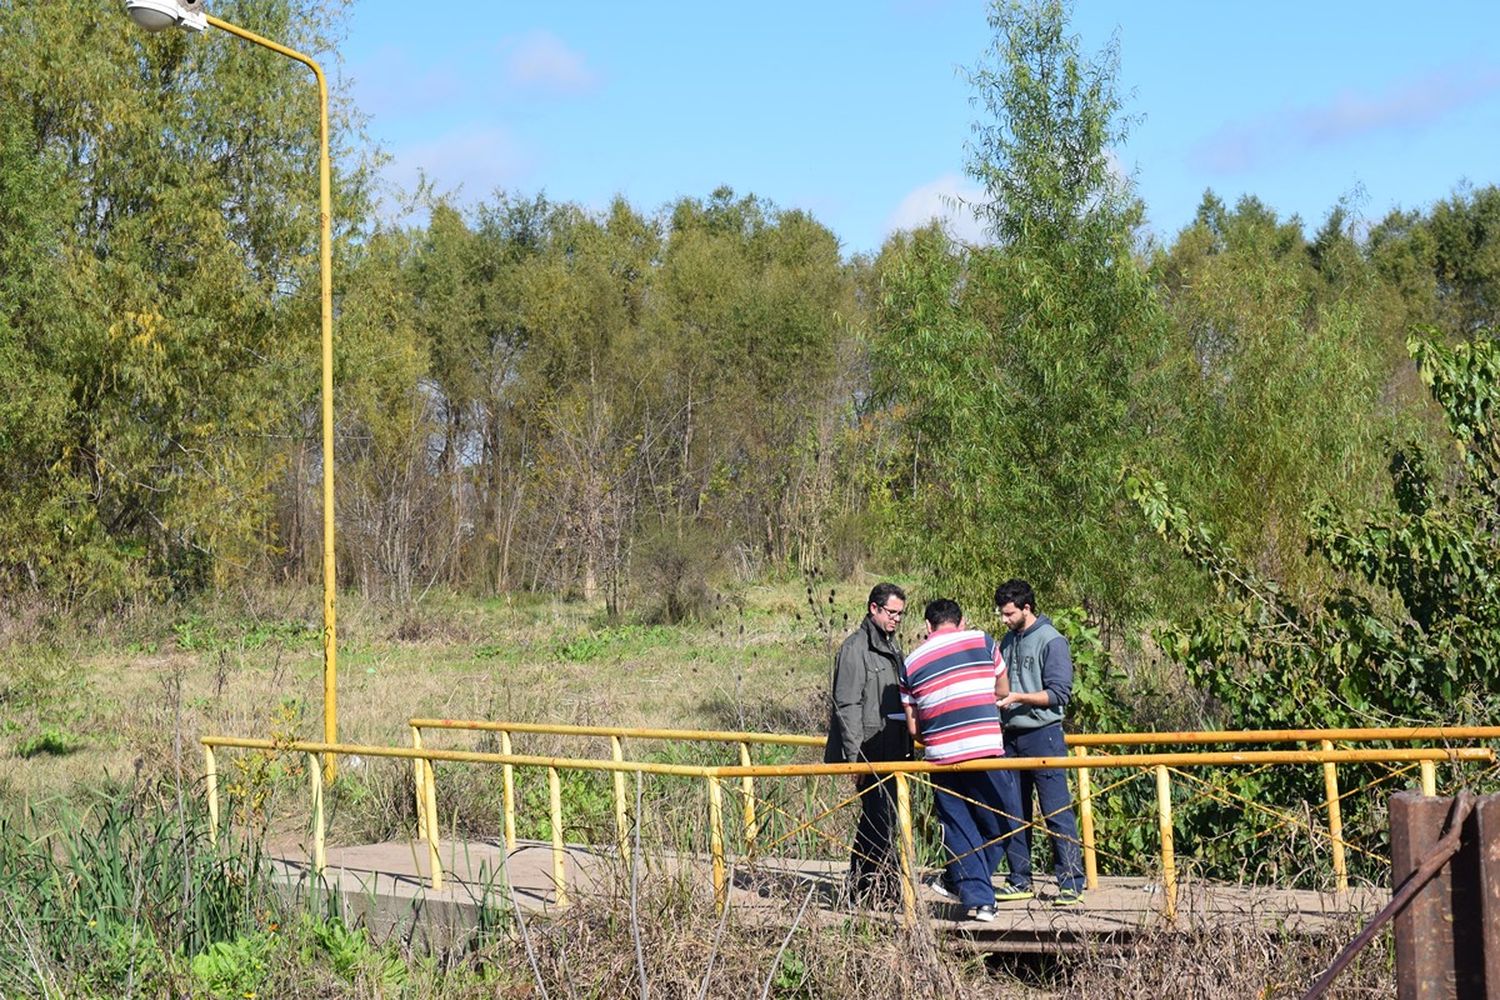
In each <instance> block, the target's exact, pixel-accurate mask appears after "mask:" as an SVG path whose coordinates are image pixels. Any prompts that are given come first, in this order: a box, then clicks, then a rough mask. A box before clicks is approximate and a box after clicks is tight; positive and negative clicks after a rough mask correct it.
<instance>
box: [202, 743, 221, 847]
mask: <svg viewBox="0 0 1500 1000" xmlns="http://www.w3.org/2000/svg"><path fill="white" fill-rule="evenodd" d="M203 779H204V783H205V784H206V785H207V791H208V835H209V837H210V838H211V839H212V840H213V842H214V846H215V847H218V846H219V762H218V760H217V759H216V758H215V757H214V748H213V747H210V746H205V747H204V748H203Z"/></svg>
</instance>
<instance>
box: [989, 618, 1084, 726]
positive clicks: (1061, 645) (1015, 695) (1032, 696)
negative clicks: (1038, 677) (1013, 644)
mask: <svg viewBox="0 0 1500 1000" xmlns="http://www.w3.org/2000/svg"><path fill="white" fill-rule="evenodd" d="M1072 697H1073V654H1072V651H1071V650H1069V649H1068V640H1066V639H1064V638H1063V637H1062V636H1058V637H1057V638H1056V639H1053V640H1052V641H1051V642H1049V643H1047V645H1046V647H1045V648H1044V649H1043V650H1042V689H1041V690H1040V691H1012V692H1011V693H1010V694H1009V695H1007V696H1005V697H1003V698H1001V699H1000V707H1001V708H1008V707H1009V706H1011V705H1030V706H1032V707H1033V708H1059V709H1062V708H1067V707H1068V701H1069V700H1070V699H1071V698H1072Z"/></svg>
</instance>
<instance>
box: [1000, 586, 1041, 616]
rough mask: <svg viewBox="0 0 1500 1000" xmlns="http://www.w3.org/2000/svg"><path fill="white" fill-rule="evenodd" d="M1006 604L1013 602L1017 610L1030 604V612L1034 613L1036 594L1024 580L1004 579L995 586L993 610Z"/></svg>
mask: <svg viewBox="0 0 1500 1000" xmlns="http://www.w3.org/2000/svg"><path fill="white" fill-rule="evenodd" d="M1007 604H1014V605H1015V606H1016V608H1017V610H1020V609H1022V608H1025V607H1027V606H1030V608H1031V613H1032V614H1036V594H1034V593H1032V592H1031V584H1029V583H1027V582H1026V581H1025V580H1006V581H1005V582H1004V583H1002V584H1001V585H1000V586H998V587H996V588H995V610H996V611H998V610H1000V609H1001V608H1003V607H1005V606H1006V605H1007Z"/></svg>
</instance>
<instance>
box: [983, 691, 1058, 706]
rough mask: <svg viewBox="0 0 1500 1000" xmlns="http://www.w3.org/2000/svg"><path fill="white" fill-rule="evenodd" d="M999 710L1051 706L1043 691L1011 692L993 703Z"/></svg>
mask: <svg viewBox="0 0 1500 1000" xmlns="http://www.w3.org/2000/svg"><path fill="white" fill-rule="evenodd" d="M995 704H996V705H998V706H1000V707H1001V708H1010V707H1011V706H1012V705H1031V706H1033V707H1035V708H1046V707H1047V706H1048V705H1050V704H1051V700H1050V699H1049V698H1048V697H1047V692H1045V691H1012V692H1011V693H1010V694H1008V695H1006V696H1005V697H1004V698H1001V699H1000V700H999V701H997V702H995Z"/></svg>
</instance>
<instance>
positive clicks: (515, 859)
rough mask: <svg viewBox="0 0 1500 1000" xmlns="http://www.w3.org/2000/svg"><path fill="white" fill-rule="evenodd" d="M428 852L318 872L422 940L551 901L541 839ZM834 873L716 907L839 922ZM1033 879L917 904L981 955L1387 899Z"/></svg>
mask: <svg viewBox="0 0 1500 1000" xmlns="http://www.w3.org/2000/svg"><path fill="white" fill-rule="evenodd" d="M280 854H281V855H282V856H281V857H278V858H276V860H275V862H274V863H275V865H276V868H277V871H278V877H279V879H280V880H281V881H282V883H283V885H285V886H287V887H288V888H289V889H291V890H295V889H297V888H298V887H301V888H303V889H306V888H307V887H309V886H310V885H311V866H310V864H309V862H308V858H307V856H306V854H305V852H300V851H296V850H287V851H282V852H280ZM441 857H442V858H443V859H444V868H445V875H446V881H445V884H444V886H443V888H442V889H441V890H439V891H438V892H433V891H432V889H431V888H430V887H429V879H428V862H427V853H426V847H425V845H424V844H421V843H417V842H406V841H393V842H387V843H382V844H369V845H361V846H354V847H340V848H330V849H329V850H328V855H327V861H328V865H327V869H326V870H325V874H324V877H325V880H326V882H327V884H328V886H329V887H330V888H334V889H337V890H338V891H339V892H340V893H341V895H342V898H343V900H344V905H345V907H346V909H347V911H348V912H349V915H350V916H351V917H355V918H361V919H363V920H365V921H366V922H367V923H369V924H370V926H371V927H372V929H373V930H375V931H376V932H377V933H398V934H402V935H405V936H414V937H419V938H424V939H428V940H432V941H448V940H452V939H454V938H455V936H458V937H462V936H466V935H467V934H468V933H469V932H470V931H472V929H473V928H474V927H475V926H476V925H477V923H478V919H479V910H480V907H481V906H482V905H486V904H487V905H489V906H491V907H497V906H499V907H503V906H506V905H508V904H509V903H510V901H511V895H512V892H513V893H514V902H515V904H516V905H517V906H519V907H520V908H521V909H522V910H523V912H525V913H526V914H528V915H538V916H541V915H545V914H546V913H547V912H548V911H549V910H551V909H553V908H554V907H555V906H556V903H557V893H556V887H555V885H554V883H553V879H552V853H551V845H550V844H547V843H543V842H536V841H530V842H522V843H521V844H520V845H519V846H518V847H517V848H516V849H515V850H514V851H512V852H510V853H509V855H508V856H507V854H506V852H505V851H504V850H503V849H502V848H501V847H500V846H499V845H498V844H496V843H494V842H486V841H451V842H450V841H445V842H443V844H442V845H441ZM642 863H643V865H644V866H645V869H646V871H647V873H648V874H649V873H651V872H659V871H663V870H671V871H681V870H682V869H684V868H685V869H688V870H689V871H688V873H689V874H691V875H692V877H694V878H695V879H701V881H702V884H704V885H705V886H706V885H708V884H709V883H710V880H711V870H710V865H709V862H708V859H707V858H704V857H696V856H671V857H666V858H663V857H653V858H644V859H643V862H642ZM565 864H566V867H565V872H566V874H565V879H566V886H567V897H568V903H569V905H581V906H588V905H589V900H590V899H591V898H593V899H596V900H597V899H598V898H600V897H601V896H615V895H617V894H619V893H621V892H623V891H626V887H628V886H629V884H630V883H629V873H628V869H626V867H625V866H624V864H623V862H622V861H621V860H620V858H619V856H618V855H617V854H616V853H615V851H614V849H613V848H599V847H590V846H586V845H576V844H575V845H569V846H568V849H567V855H566V863H565ZM843 874H844V866H843V865H841V864H836V863H832V862H819V861H801V862H797V861H790V860H787V859H768V860H764V861H758V862H756V863H755V864H754V865H744V864H741V865H740V866H738V867H736V868H734V869H733V870H732V881H731V888H730V897H729V900H730V906H731V907H732V908H733V909H734V910H735V911H736V912H737V913H738V914H739V917H740V919H751V920H757V919H759V920H764V921H765V922H767V923H768V924H778V925H781V926H786V925H788V924H789V923H790V922H791V920H792V919H793V917H794V915H795V914H796V913H797V912H798V910H799V909H801V908H802V905H803V902H804V900H808V898H809V896H811V899H810V902H809V903H808V906H807V908H806V911H805V912H804V914H803V917H802V921H803V923H804V925H812V926H816V925H818V924H822V923H827V922H830V921H843V920H846V919H848V917H849V915H850V914H851V912H855V911H854V910H852V909H851V907H850V906H849V904H848V901H847V900H846V899H844V898H843V895H842V892H841V886H842V881H843ZM507 879H508V880H509V885H510V888H509V889H507V888H506V883H507ZM1037 889H1038V898H1037V899H1034V900H1030V901H1027V902H1022V903H1001V904H999V905H998V906H997V909H998V911H999V919H998V920H996V921H994V922H993V923H979V922H976V921H972V920H969V919H967V918H966V914H965V912H964V911H963V910H962V909H961V908H960V907H959V906H958V905H957V904H955V903H951V902H948V901H946V900H943V899H941V898H939V897H938V896H937V895H936V894H934V893H933V892H932V891H931V890H930V889H927V888H926V887H925V886H924V887H923V888H922V889H921V890H920V893H921V896H920V898H921V904H920V912H922V913H923V914H925V915H926V917H927V919H928V921H929V923H930V925H931V926H932V928H933V930H934V931H936V932H937V933H939V934H940V935H942V936H944V937H945V938H947V939H949V940H950V941H951V942H952V943H953V944H955V945H959V946H963V947H968V948H972V949H975V950H979V951H992V952H1057V951H1076V950H1081V949H1085V948H1092V947H1103V948H1107V947H1111V946H1116V945H1121V944H1124V943H1126V942H1128V941H1129V940H1130V939H1132V938H1134V937H1136V936H1138V935H1140V934H1143V933H1153V932H1158V931H1169V932H1170V931H1179V932H1181V931H1198V930H1205V929H1211V928H1219V927H1242V926H1244V925H1246V924H1247V923H1249V924H1254V925H1257V926H1261V927H1265V928H1266V929H1268V930H1281V931H1284V932H1287V933H1292V934H1298V935H1301V934H1307V935H1323V934H1335V935H1338V936H1352V935H1353V933H1354V932H1355V931H1356V930H1357V928H1358V926H1359V925H1360V924H1362V923H1363V922H1364V919H1365V918H1366V917H1367V916H1368V915H1370V914H1372V913H1374V912H1375V911H1376V910H1378V909H1379V908H1380V907H1381V906H1382V905H1384V903H1385V901H1386V899H1387V898H1388V897H1389V893H1387V892H1386V891H1384V890H1381V889H1354V890H1351V891H1350V892H1346V893H1324V892H1316V891H1310V890H1299V889H1280V888H1272V887H1265V886H1242V885H1225V884H1221V883H1208V882H1194V881H1185V882H1182V883H1180V884H1179V886H1178V897H1177V919H1176V921H1175V922H1168V921H1167V920H1166V919H1165V918H1164V917H1163V916H1162V913H1161V906H1162V899H1161V887H1160V886H1159V885H1157V884H1155V883H1153V882H1150V881H1148V880H1146V879H1141V878H1119V877H1116V878H1101V879H1100V886H1099V888H1098V889H1097V890H1094V891H1091V892H1089V893H1087V894H1086V896H1085V903H1084V905H1083V906H1081V907H1076V908H1068V909H1058V908H1055V907H1053V906H1052V905H1051V904H1050V897H1051V896H1052V894H1053V886H1052V884H1051V882H1050V880H1042V881H1041V882H1040V883H1039V884H1038V886H1037ZM858 912H860V913H862V914H863V915H864V916H866V917H867V918H870V919H875V920H888V921H893V922H899V921H900V920H901V914H900V911H899V906H897V907H896V908H894V909H893V910H892V911H876V910H859V911H858Z"/></svg>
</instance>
